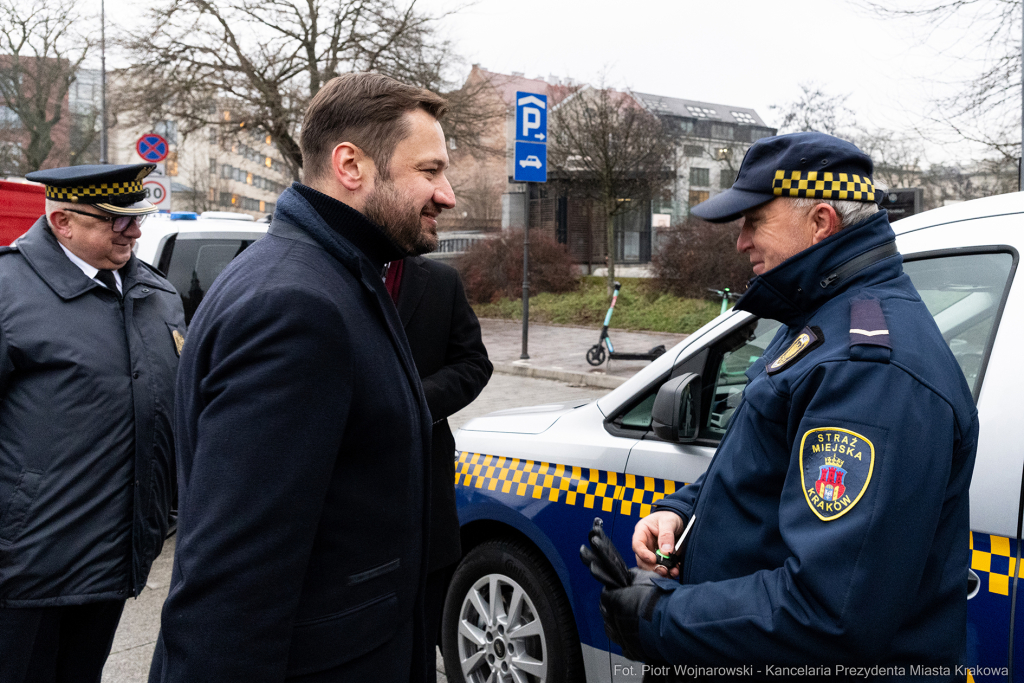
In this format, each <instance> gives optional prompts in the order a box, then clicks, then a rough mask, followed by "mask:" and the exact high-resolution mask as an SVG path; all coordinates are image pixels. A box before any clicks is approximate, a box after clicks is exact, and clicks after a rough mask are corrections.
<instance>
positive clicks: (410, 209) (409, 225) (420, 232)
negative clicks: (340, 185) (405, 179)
mask: <svg viewBox="0 0 1024 683" xmlns="http://www.w3.org/2000/svg"><path fill="white" fill-rule="evenodd" d="M432 204H433V202H431V205H432ZM422 211H423V207H417V206H413V205H412V203H411V202H409V201H407V200H406V199H405V198H404V197H403V196H402V194H401V193H400V192H399V191H398V188H397V187H395V184H394V183H393V182H391V181H390V180H384V181H380V180H378V182H377V185H376V187H374V188H373V192H371V193H370V195H369V196H368V197H367V198H366V205H365V207H364V208H363V213H364V214H365V215H366V217H367V218H369V219H370V220H371V221H373V222H374V223H376V224H377V225H379V226H380V227H381V228H383V229H384V234H386V235H387V236H388V237H389V238H391V241H392V242H394V243H395V244H397V245H398V246H400V247H401V248H402V249H405V250H406V251H407V252H409V253H410V254H412V255H414V256H419V255H421V254H426V253H428V252H431V251H434V250H435V249H437V229H436V228H425V227H424V226H423V221H422V215H421V214H422ZM432 213H433V214H434V215H435V216H436V215H437V214H440V213H441V210H440V208H436V210H433V211H432Z"/></svg>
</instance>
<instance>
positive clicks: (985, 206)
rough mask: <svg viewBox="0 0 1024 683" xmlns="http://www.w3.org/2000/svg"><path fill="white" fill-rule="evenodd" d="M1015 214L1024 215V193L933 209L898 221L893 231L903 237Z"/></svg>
mask: <svg viewBox="0 0 1024 683" xmlns="http://www.w3.org/2000/svg"><path fill="white" fill-rule="evenodd" d="M1015 213H1024V192H1011V193H1009V194H999V195H995V196H992V197H983V198H981V199H972V200H970V201H966V202H958V203H956V204H950V205H948V206H943V207H940V208H938V209H932V210H931V211H925V212H924V213H919V214H917V215H915V216H909V217H907V218H904V219H902V220H898V221H896V222H894V223H893V224H892V229H893V230H895V231H896V234H897V235H902V234H905V233H908V232H911V231H913V230H921V229H923V228H930V227H934V226H938V225H945V224H949V223H958V222H960V221H966V220H973V219H976V218H987V217H989V216H1002V215H1008V214H1015Z"/></svg>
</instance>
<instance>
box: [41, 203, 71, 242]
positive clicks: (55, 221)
mask: <svg viewBox="0 0 1024 683" xmlns="http://www.w3.org/2000/svg"><path fill="white" fill-rule="evenodd" d="M46 218H47V219H48V220H49V221H50V227H51V228H53V231H54V232H55V233H56V234H57V235H58V236H60V237H63V238H64V239H71V219H69V218H68V215H67V214H66V213H64V211H63V210H61V209H54V210H53V211H51V212H50V215H48V216H47V217H46Z"/></svg>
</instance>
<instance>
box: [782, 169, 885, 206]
mask: <svg viewBox="0 0 1024 683" xmlns="http://www.w3.org/2000/svg"><path fill="white" fill-rule="evenodd" d="M772 191H773V192H774V193H775V196H776V197H809V198H813V199H838V200H844V199H845V200H850V201H855V202H873V201H875V186H874V184H873V183H872V182H871V178H866V177H864V176H859V175H856V174H853V173H826V172H820V171H808V172H803V171H776V172H775V180H774V182H773V183H772Z"/></svg>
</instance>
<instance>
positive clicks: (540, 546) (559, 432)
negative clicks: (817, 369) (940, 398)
mask: <svg viewBox="0 0 1024 683" xmlns="http://www.w3.org/2000/svg"><path fill="white" fill-rule="evenodd" d="M893 228H894V230H895V231H896V233H897V245H898V247H899V250H900V252H901V253H902V254H903V256H904V270H905V272H906V273H907V274H908V275H909V276H910V277H911V279H912V280H913V281H914V284H915V286H916V287H917V289H918V291H919V292H920V293H921V296H922V298H923V299H924V301H925V303H926V304H927V305H928V307H929V310H930V311H931V312H932V315H934V316H935V320H936V322H937V323H938V325H939V328H940V330H942V333H943V335H944V336H945V338H946V341H947V342H948V343H949V346H950V348H951V349H952V351H953V354H954V355H955V357H956V359H957V361H958V362H959V364H960V367H961V369H962V370H963V372H964V375H965V376H966V378H967V382H968V384H969V386H970V387H971V389H972V390H973V393H974V398H975V401H976V402H977V405H978V410H979V413H980V422H981V436H980V442H979V446H978V457H977V464H976V466H975V470H974V479H973V483H972V486H971V496H970V499H971V529H972V533H971V537H970V543H971V549H972V559H971V565H970V567H966V566H965V567H964V568H963V573H964V591H965V593H968V595H969V602H968V643H967V656H968V660H967V663H968V664H969V665H970V666H971V667H982V668H989V670H991V671H995V672H997V673H998V672H1002V676H1003V680H1005V679H1006V676H1007V673H1006V672H1007V671H1012V672H1014V673H1015V675H1016V679H1017V680H1024V600H1017V591H1018V590H1019V588H1018V582H1017V581H1016V579H1015V577H1014V572H1013V569H1012V568H1013V567H1015V566H1016V564H1018V563H1019V560H1020V557H1021V553H1020V549H1019V548H1020V536H1021V532H1020V530H1021V526H1022V522H1024V496H1022V483H1024V482H1022V473H1024V448H1022V447H1021V446H1020V439H1019V437H1018V435H1017V433H1016V432H1015V431H1014V429H1015V427H1014V425H1015V424H1016V423H1017V420H1019V419H1021V418H1020V413H1021V409H1020V404H1018V403H1017V400H1018V399H1019V395H1020V387H1021V381H1020V380H1021V379H1022V377H1024V374H1022V364H1021V363H1022V361H1021V358H1020V357H1019V356H1018V355H1017V347H1018V345H1019V343H1020V339H1021V338H1022V335H1024V278H1022V280H1020V281H1018V280H1016V279H1015V274H1016V269H1017V263H1018V259H1019V252H1020V251H1021V250H1022V249H1024V193H1017V194H1010V195H1002V196H997V197H990V198H986V199H980V200H976V201H971V202H966V203H963V204H958V205H955V206H950V207H946V208H942V209H937V210H935V211H930V212H927V213H924V214H920V215H917V216H913V217H910V218H906V219H904V220H901V221H899V222H897V223H895V224H894V225H893ZM778 326H779V323H777V322H775V321H772V320H759V319H758V318H756V317H754V316H753V315H751V314H749V313H745V312H740V311H729V312H726V313H724V314H723V315H721V316H719V317H718V318H716V319H714V320H712V321H711V322H710V323H708V324H707V325H705V326H704V327H702V328H701V329H700V330H698V331H697V332H695V333H694V334H692V335H691V336H690V337H688V338H687V339H686V340H684V341H683V342H681V343H680V344H678V345H677V346H675V347H674V348H673V349H671V350H669V351H668V352H667V353H665V354H664V355H663V356H661V357H660V358H658V359H657V360H655V361H654V362H652V363H651V364H650V365H649V366H647V367H646V368H644V369H643V370H642V371H640V372H639V373H637V374H636V375H635V376H633V377H632V378H631V379H630V380H629V381H627V382H626V383H624V384H623V385H621V386H620V387H618V388H617V389H615V390H614V391H612V392H610V393H609V394H607V395H606V396H604V397H602V398H600V399H597V400H596V401H592V402H590V403H586V404H577V403H570V404H564V405H543V406H534V407H531V408H523V409H518V410H506V411H502V412H498V413H492V414H491V415H487V416H484V417H480V418H477V419H474V420H471V421H469V422H468V423H466V424H465V425H464V426H463V428H462V429H461V430H460V431H459V432H458V433H457V435H456V446H457V450H458V452H457V454H456V457H457V458H458V463H457V465H456V482H455V483H456V498H457V503H458V507H459V520H460V524H461V528H462V550H463V553H464V556H463V559H462V562H461V564H460V565H459V568H458V569H457V570H456V572H455V576H454V578H453V580H452V584H451V588H450V589H449V593H448V599H447V604H446V606H445V610H444V621H443V624H442V629H441V630H442V641H443V649H444V655H445V669H446V671H447V676H448V680H449V681H452V683H462V681H470V682H472V683H483V682H484V681H489V680H516V681H530V682H531V683H540V682H541V681H543V682H544V683H565V682H568V681H573V682H576V681H582V680H583V678H584V674H585V679H586V680H587V681H591V682H592V683H593V682H597V681H610V680H616V681H620V680H622V681H627V680H628V681H639V680H640V676H639V675H638V674H639V672H640V667H639V666H633V667H630V664H631V663H630V662H628V661H627V660H625V659H623V658H622V657H621V655H620V654H618V653H620V652H621V650H619V648H618V646H613V645H611V644H610V643H609V640H608V638H607V637H606V636H605V633H604V627H603V623H602V620H601V615H600V613H599V611H598V601H599V594H600V588H601V586H600V584H599V583H598V582H597V581H595V580H594V579H593V578H592V577H591V576H590V573H589V572H588V571H587V569H586V568H585V567H584V566H583V565H582V563H581V562H580V560H579V548H580V544H581V543H583V542H584V541H585V540H586V533H587V531H588V530H589V529H590V526H591V522H592V521H593V519H594V517H595V515H598V516H601V517H603V519H604V523H605V529H606V531H607V532H608V533H609V535H610V536H611V538H612V539H613V541H614V542H615V544H616V546H617V547H618V548H619V550H620V552H621V553H622V555H623V556H624V557H626V558H632V556H633V554H632V551H631V549H630V539H631V536H632V533H633V528H634V526H635V525H636V523H637V521H638V520H639V519H640V518H641V517H642V516H645V515H647V514H648V513H649V512H650V510H651V504H652V503H653V502H655V501H656V500H658V499H660V498H662V497H664V496H665V495H666V494H668V493H671V492H673V491H675V490H676V488H678V487H679V486H681V485H682V483H683V482H692V481H695V480H696V479H697V478H698V477H699V476H700V475H701V473H702V472H704V470H705V469H706V468H707V466H708V463H709V462H710V460H711V458H712V456H713V455H714V453H715V448H716V446H717V445H718V442H719V440H720V439H721V437H722V435H723V434H724V433H725V430H726V428H727V427H728V424H729V420H730V417H731V415H732V412H733V408H734V406H735V405H736V403H737V401H736V399H737V398H738V396H739V394H740V393H741V392H742V391H743V388H744V386H745V384H746V381H747V379H746V376H745V375H744V371H745V370H746V369H747V367H749V366H750V365H751V364H752V363H753V362H755V361H756V360H757V359H759V358H760V357H761V355H762V354H763V352H764V350H765V348H766V346H767V345H768V342H769V341H770V340H771V339H772V337H773V336H774V334H775V331H776V329H777V328H778ZM583 351H584V346H581V347H580V353H581V354H582V353H583ZM684 373H697V374H698V375H699V376H700V383H701V386H702V387H703V388H704V391H705V393H704V397H705V398H704V400H702V401H701V404H702V414H701V415H700V418H699V427H700V432H699V438H698V440H697V441H696V442H695V443H689V444H681V443H676V442H672V441H669V440H666V439H663V438H660V437H659V436H658V435H657V434H656V433H655V431H654V430H653V428H652V419H651V411H652V408H653V406H654V402H655V399H656V397H657V396H658V392H659V390H660V389H661V387H662V386H663V385H664V384H666V383H667V381H668V380H669V379H670V378H674V377H679V376H680V375H682V374H684ZM667 389H670V387H668V388H667ZM910 485H912V484H910ZM722 542H723V543H728V539H727V538H723V539H722ZM878 578H879V580H880V581H884V580H885V577H884V576H880V577H878ZM1020 589H1024V583H1022V585H1021V586H1020ZM1014 606H1016V607H1014ZM1018 614H1021V615H1022V623H1021V624H1020V625H1019V626H1018V627H1017V628H1016V629H1015V628H1014V626H1015V625H1016V616H1017V615H1018ZM1011 639H1012V642H1011ZM495 643H498V645H496V644H495ZM499 645H500V647H499ZM499 655H500V656H499ZM1017 655H1020V657H1017ZM1015 665H1016V666H1015ZM981 670H982V669H975V671H981ZM630 672H632V673H633V674H634V675H630ZM979 680H992V679H988V678H985V679H981V678H979Z"/></svg>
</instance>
